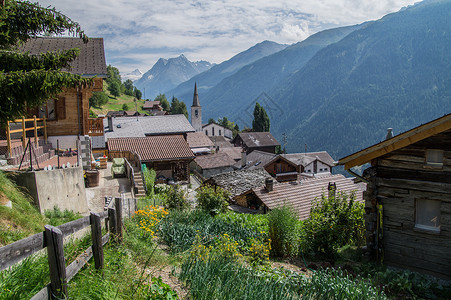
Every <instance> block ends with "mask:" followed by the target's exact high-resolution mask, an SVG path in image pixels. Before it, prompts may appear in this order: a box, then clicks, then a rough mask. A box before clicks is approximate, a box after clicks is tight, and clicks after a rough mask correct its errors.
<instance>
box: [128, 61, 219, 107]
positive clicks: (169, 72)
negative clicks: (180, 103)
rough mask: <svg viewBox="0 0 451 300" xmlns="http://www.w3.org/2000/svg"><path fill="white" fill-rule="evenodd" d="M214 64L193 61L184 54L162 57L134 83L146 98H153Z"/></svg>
mask: <svg viewBox="0 0 451 300" xmlns="http://www.w3.org/2000/svg"><path fill="white" fill-rule="evenodd" d="M212 66H213V65H212V64H211V63H209V62H207V61H197V62H191V61H189V60H188V59H187V58H186V57H185V56H184V55H183V54H182V55H180V56H179V57H175V58H169V59H164V58H160V59H159V60H158V61H157V62H156V63H155V64H154V65H153V67H152V68H151V69H150V70H149V71H147V72H146V73H144V74H143V75H142V77H141V78H140V79H138V80H136V81H135V82H134V85H135V86H136V87H137V88H138V89H140V90H141V92H142V93H143V96H144V97H145V98H148V99H153V98H155V97H156V96H157V95H158V94H160V93H165V92H166V91H169V90H170V89H172V88H174V87H175V86H177V85H178V84H180V83H182V82H184V81H186V80H188V79H190V78H191V77H193V76H194V75H196V74H199V73H201V72H204V71H206V70H208V69H210V68H211V67H212Z"/></svg>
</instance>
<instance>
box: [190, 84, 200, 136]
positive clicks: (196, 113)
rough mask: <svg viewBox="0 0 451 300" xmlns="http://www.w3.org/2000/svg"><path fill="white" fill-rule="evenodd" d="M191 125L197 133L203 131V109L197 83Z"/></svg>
mask: <svg viewBox="0 0 451 300" xmlns="http://www.w3.org/2000/svg"><path fill="white" fill-rule="evenodd" d="M191 125H193V127H194V129H195V130H196V131H202V107H201V106H200V103H199V95H198V94H197V83H194V96H193V105H191Z"/></svg>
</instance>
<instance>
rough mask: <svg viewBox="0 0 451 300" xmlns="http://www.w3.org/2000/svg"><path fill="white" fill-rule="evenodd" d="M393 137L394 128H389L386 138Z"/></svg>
mask: <svg viewBox="0 0 451 300" xmlns="http://www.w3.org/2000/svg"><path fill="white" fill-rule="evenodd" d="M392 137H393V128H387V136H386V137H385V139H386V140H388V139H391V138H392Z"/></svg>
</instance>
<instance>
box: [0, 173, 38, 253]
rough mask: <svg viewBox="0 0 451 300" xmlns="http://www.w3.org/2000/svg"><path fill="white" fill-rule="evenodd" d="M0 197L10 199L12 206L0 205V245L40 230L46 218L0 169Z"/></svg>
mask: <svg viewBox="0 0 451 300" xmlns="http://www.w3.org/2000/svg"><path fill="white" fill-rule="evenodd" d="M0 198H6V199H9V200H11V202H12V208H9V207H6V206H0V246H2V245H7V244H10V243H12V242H14V241H17V240H20V239H23V238H25V237H27V236H29V235H31V234H34V233H37V232H39V231H42V230H43V228H44V225H45V223H46V218H45V217H44V216H42V215H41V214H40V213H39V211H38V209H37V208H36V207H35V206H33V204H32V203H33V200H32V199H31V198H30V197H29V196H28V195H26V194H25V193H23V192H22V191H21V190H20V189H19V188H18V187H17V186H16V185H15V184H14V183H13V182H12V181H11V180H10V179H9V178H8V177H7V176H6V175H5V173H4V172H2V171H0Z"/></svg>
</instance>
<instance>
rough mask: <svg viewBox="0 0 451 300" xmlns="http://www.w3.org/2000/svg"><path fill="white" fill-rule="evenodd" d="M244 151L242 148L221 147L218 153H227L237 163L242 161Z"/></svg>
mask: <svg viewBox="0 0 451 300" xmlns="http://www.w3.org/2000/svg"><path fill="white" fill-rule="evenodd" d="M242 152H243V149H242V148H241V147H225V148H221V147H219V151H218V153H225V154H227V155H228V156H230V157H231V158H232V159H234V160H235V161H238V160H241V156H242V154H241V153H242Z"/></svg>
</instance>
